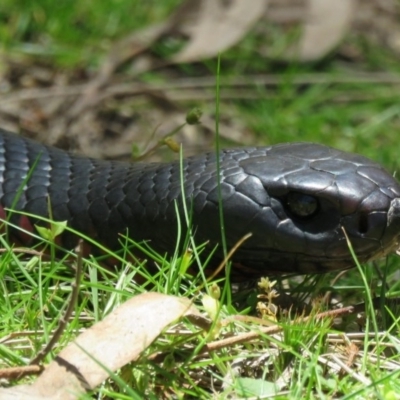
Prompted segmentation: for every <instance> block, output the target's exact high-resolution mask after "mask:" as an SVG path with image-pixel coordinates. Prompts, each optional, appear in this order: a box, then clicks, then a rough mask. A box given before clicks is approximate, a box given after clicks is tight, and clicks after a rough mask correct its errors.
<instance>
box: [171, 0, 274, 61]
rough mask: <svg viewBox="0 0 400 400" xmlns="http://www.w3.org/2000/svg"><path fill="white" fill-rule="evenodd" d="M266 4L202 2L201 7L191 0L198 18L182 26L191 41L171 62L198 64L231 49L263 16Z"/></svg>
mask: <svg viewBox="0 0 400 400" xmlns="http://www.w3.org/2000/svg"><path fill="white" fill-rule="evenodd" d="M267 4H268V0H252V1H251V6H250V5H249V3H248V2H245V1H243V0H231V1H229V2H227V1H224V0H202V1H201V2H200V4H199V2H193V0H190V1H189V2H188V5H190V6H191V7H192V8H196V9H197V10H198V11H197V15H196V17H195V18H193V20H192V21H190V25H186V26H185V28H186V31H187V32H188V33H189V36H190V40H189V42H188V43H187V45H186V46H185V47H184V48H183V49H182V50H181V51H180V52H179V53H178V54H176V55H175V56H174V57H173V61H174V62H192V61H198V60H201V59H203V58H209V57H214V56H216V55H218V53H220V52H222V51H224V50H226V49H228V48H229V47H231V46H233V45H234V44H236V43H237V42H238V41H239V40H240V39H242V38H243V36H244V35H246V34H247V33H248V32H249V30H250V29H251V28H252V26H253V25H254V23H255V22H257V21H258V20H259V19H260V18H261V17H262V16H263V15H264V14H265V10H266V8H267ZM185 11H186V12H187V13H190V11H191V10H190V9H188V8H186V9H185ZM182 21H183V25H184V21H185V19H182Z"/></svg>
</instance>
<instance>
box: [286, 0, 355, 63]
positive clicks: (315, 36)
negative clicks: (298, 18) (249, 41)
mask: <svg viewBox="0 0 400 400" xmlns="http://www.w3.org/2000/svg"><path fill="white" fill-rule="evenodd" d="M355 5H356V1H355V0H336V1H332V0H307V3H306V5H305V6H306V9H305V11H304V18H303V19H304V20H303V21H302V23H301V35H300V37H299V40H298V41H297V42H296V43H294V44H293V45H291V46H289V48H288V49H286V50H285V51H284V52H283V53H282V54H281V55H280V58H281V59H284V60H286V61H293V60H297V61H302V62H307V61H315V60H318V59H320V58H322V57H324V56H325V55H326V54H328V53H329V52H330V51H331V50H333V49H334V48H335V46H337V45H338V44H339V43H340V41H341V40H342V39H343V37H344V36H345V34H346V33H347V32H348V30H349V28H350V26H351V23H352V21H353V17H354V14H355V11H356V7H355Z"/></svg>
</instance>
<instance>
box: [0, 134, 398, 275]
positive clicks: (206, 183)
mask: <svg viewBox="0 0 400 400" xmlns="http://www.w3.org/2000/svg"><path fill="white" fill-rule="evenodd" d="M218 157H219V162H220V170H219V175H218V173H217V171H218V169H217V156H216V154H213V153H207V154H202V155H199V156H194V157H189V158H186V159H185V160H184V161H183V163H182V165H180V162H179V161H177V162H171V163H160V164H159V163H123V162H116V161H105V160H95V159H89V158H85V157H81V156H76V155H72V154H69V153H67V152H65V151H62V150H60V149H56V148H53V147H48V146H45V145H42V144H40V143H37V142H35V141H32V140H29V139H26V138H23V137H21V136H18V135H15V134H12V133H9V132H6V131H4V130H0V217H2V218H3V219H6V218H8V220H9V222H10V223H11V224H12V225H14V226H19V227H22V228H24V230H25V232H24V231H19V230H17V229H11V232H10V236H11V237H13V238H14V240H16V241H17V242H19V243H22V244H24V245H27V244H29V243H30V242H29V239H28V235H27V233H26V232H27V231H28V232H29V231H34V229H35V228H34V224H36V223H38V221H36V220H35V219H34V218H32V217H26V216H21V215H20V214H17V213H11V212H10V211H8V210H9V209H13V210H17V211H24V212H26V213H29V214H34V215H38V216H42V217H49V216H50V215H51V218H53V219H54V220H56V221H67V222H68V225H69V226H70V227H72V228H73V229H75V230H77V231H80V232H82V233H84V234H85V235H88V236H91V237H92V238H94V239H96V240H99V241H100V242H101V243H103V244H105V245H107V246H108V247H109V248H113V249H115V248H118V247H119V246H120V244H119V240H120V238H121V235H120V234H124V233H126V232H128V234H129V237H130V238H132V239H133V240H135V241H139V242H140V241H147V242H148V243H149V245H150V246H151V247H153V248H154V249H155V250H157V251H160V252H164V253H173V252H174V250H175V248H176V245H177V238H178V231H179V229H178V225H180V226H181V229H182V232H181V236H180V237H181V238H182V237H184V235H185V232H186V229H187V228H186V227H187V224H186V222H185V221H186V220H185V213H184V207H183V205H184V203H185V204H186V210H187V213H188V215H189V216H190V219H191V226H192V232H193V234H194V238H195V241H196V243H198V244H201V243H204V242H207V245H206V247H205V250H204V252H203V253H204V254H206V255H207V254H209V253H210V252H211V251H212V250H213V249H214V248H215V247H216V246H217V250H216V252H215V254H214V256H215V257H216V258H219V259H221V258H223V254H222V250H221V235H222V234H224V235H225V237H226V243H227V247H228V249H229V248H231V247H232V246H234V245H235V244H236V243H237V242H238V241H239V240H240V239H241V238H242V237H243V236H244V235H246V234H248V233H251V234H252V236H251V237H250V238H249V239H248V240H246V241H245V242H244V243H243V244H242V245H241V246H240V247H239V248H238V249H237V251H236V252H235V254H234V256H233V262H234V265H235V266H237V268H239V269H240V270H241V271H244V272H245V273H248V274H253V275H266V274H270V273H286V272H297V273H313V272H326V271H332V270H338V269H344V268H349V267H352V266H353V265H354V261H353V259H352V256H351V255H350V252H349V249H348V244H347V242H346V239H345V235H344V233H343V228H344V230H345V231H346V233H347V235H348V237H349V239H350V241H351V243H352V246H353V248H354V250H355V253H356V255H357V256H358V258H359V260H360V261H361V262H364V261H367V260H370V259H373V258H375V257H378V256H381V255H384V254H386V253H388V252H390V251H393V250H394V249H396V248H397V247H398V242H399V237H400V185H399V184H398V183H397V181H396V180H395V179H394V178H393V177H392V176H391V175H390V174H389V173H387V172H386V171H385V169H384V168H383V167H382V166H380V165H379V164H377V163H375V162H373V161H371V160H369V159H367V158H365V157H362V156H360V155H357V154H351V153H346V152H342V151H339V150H336V149H333V148H329V147H326V146H323V145H319V144H313V143H291V144H281V145H275V146H270V147H245V148H239V149H233V150H223V151H222V152H221V153H220V154H219V156H218ZM181 174H182V176H183V183H181ZM218 181H219V182H220V186H219V187H218ZM182 189H183V191H182ZM220 205H222V214H223V221H224V230H223V232H222V233H221V221H220V210H219V206H220ZM49 210H51V211H50V213H49ZM39 223H40V222H39ZM182 242H183V239H181V242H180V245H182ZM62 244H63V246H65V247H66V248H72V247H73V246H75V245H76V237H75V236H74V235H73V234H69V233H65V234H63V238H62Z"/></svg>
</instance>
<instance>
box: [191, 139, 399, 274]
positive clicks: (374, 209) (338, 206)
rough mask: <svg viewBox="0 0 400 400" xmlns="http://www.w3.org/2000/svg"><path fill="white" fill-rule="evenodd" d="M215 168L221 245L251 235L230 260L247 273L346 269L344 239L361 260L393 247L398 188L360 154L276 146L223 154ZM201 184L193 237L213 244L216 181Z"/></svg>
mask: <svg viewBox="0 0 400 400" xmlns="http://www.w3.org/2000/svg"><path fill="white" fill-rule="evenodd" d="M210 161H211V163H212V160H210ZM211 163H210V166H209V168H210V169H211V168H212V166H211ZM221 171H222V173H221V176H220V193H221V196H222V202H221V204H222V207H223V215H224V224H225V230H224V232H225V235H226V238H227V243H228V245H229V246H233V245H234V244H235V243H236V242H237V241H238V240H239V239H240V238H241V237H243V236H244V235H245V234H247V233H251V234H252V236H251V238H250V239H248V240H246V242H245V243H244V244H243V245H242V246H241V247H240V248H239V249H238V250H237V251H236V253H235V255H234V257H233V260H234V262H236V264H237V265H240V266H241V268H244V269H243V270H244V271H246V272H247V273H251V274H255V275H265V274H269V273H274V274H275V273H287V272H298V273H315V272H328V271H332V270H339V269H345V268H350V267H353V266H354V265H355V262H354V260H353V257H352V256H351V253H350V251H349V244H348V242H347V240H346V236H347V237H348V239H349V241H350V243H351V245H352V247H353V249H354V251H355V254H356V256H357V257H358V260H359V261H360V262H365V261H368V260H371V259H374V258H377V257H380V256H383V255H385V254H387V253H388V252H391V251H393V250H395V249H396V248H398V246H399V237H400V186H399V184H398V183H397V182H396V180H395V179H394V178H393V177H392V176H391V175H390V174H389V173H388V172H386V171H385V169H384V168H383V167H382V166H380V165H379V164H377V163H375V162H373V161H371V160H369V159H367V158H365V157H362V156H360V155H357V154H351V153H347V152H342V151H339V150H336V149H333V148H330V147H326V146H323V145H318V144H312V143H294V144H282V145H277V146H271V147H268V148H249V149H240V150H230V151H226V152H224V153H223V154H222V155H221ZM213 185H214V189H213V190H210V188H211V187H212V186H213ZM201 186H202V187H203V189H204V187H206V189H207V190H203V194H204V192H207V196H206V201H204V200H203V201H202V202H196V196H195V201H194V205H195V207H196V206H197V207H198V210H196V208H195V213H196V212H197V211H198V215H199V216H203V217H201V218H197V219H196V218H195V220H196V221H195V222H196V223H197V225H198V235H199V237H201V238H202V239H207V240H210V239H211V241H212V242H218V240H219V236H218V235H219V232H220V230H219V228H218V224H219V217H218V207H219V204H220V203H219V201H218V193H219V192H218V191H217V190H216V189H215V188H216V187H217V177H216V176H211V177H210V179H209V180H208V181H206V182H205V183H204V182H202V185H201ZM198 189H199V191H198V193H200V192H201V187H200V188H198ZM194 194H196V190H195V191H194ZM203 197H204V196H203ZM205 216H207V217H206V220H205ZM210 231H211V232H213V233H210Z"/></svg>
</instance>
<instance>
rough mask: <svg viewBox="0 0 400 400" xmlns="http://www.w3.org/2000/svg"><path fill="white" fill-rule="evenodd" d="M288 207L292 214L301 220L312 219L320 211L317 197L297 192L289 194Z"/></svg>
mask: <svg viewBox="0 0 400 400" xmlns="http://www.w3.org/2000/svg"><path fill="white" fill-rule="evenodd" d="M287 206H288V208H289V210H290V212H291V213H293V214H294V215H295V216H297V217H300V218H307V217H312V216H313V215H314V214H315V213H316V212H317V211H318V201H317V199H316V198H315V197H313V196H310V195H308V194H303V193H297V192H291V193H289V194H288V196H287Z"/></svg>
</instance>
